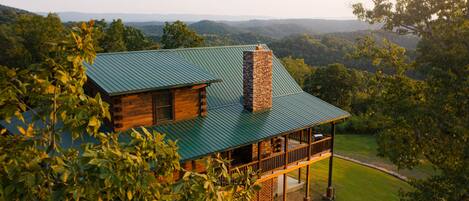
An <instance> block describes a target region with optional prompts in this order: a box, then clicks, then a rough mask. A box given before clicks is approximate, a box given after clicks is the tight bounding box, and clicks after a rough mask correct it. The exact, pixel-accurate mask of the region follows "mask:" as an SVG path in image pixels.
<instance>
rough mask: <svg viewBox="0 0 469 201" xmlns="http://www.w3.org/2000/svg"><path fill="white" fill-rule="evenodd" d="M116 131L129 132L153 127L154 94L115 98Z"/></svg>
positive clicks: (114, 117) (114, 116)
mask: <svg viewBox="0 0 469 201" xmlns="http://www.w3.org/2000/svg"><path fill="white" fill-rule="evenodd" d="M113 119H114V130H119V131H120V130H127V129H129V128H135V127H139V126H151V125H153V102H152V93H139V94H132V95H124V96H120V97H115V98H114V100H113Z"/></svg>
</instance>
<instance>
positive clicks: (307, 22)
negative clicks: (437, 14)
mask: <svg viewBox="0 0 469 201" xmlns="http://www.w3.org/2000/svg"><path fill="white" fill-rule="evenodd" d="M127 24H128V25H131V26H134V27H136V28H139V29H141V30H143V31H144V32H145V34H147V35H150V36H160V35H161V34H162V33H163V32H162V30H163V26H162V25H163V23H162V22H157V21H155V22H128V23H127ZM188 24H189V26H190V27H191V28H192V29H194V30H195V31H196V32H197V33H199V34H239V33H248V32H251V33H256V34H259V35H263V36H267V37H272V38H276V39H280V38H282V37H285V36H289V35H296V34H303V33H307V34H325V33H335V32H354V31H359V30H376V29H379V26H378V25H368V24H366V23H364V22H360V21H358V20H321V19H284V20H249V21H210V20H202V21H198V22H188Z"/></svg>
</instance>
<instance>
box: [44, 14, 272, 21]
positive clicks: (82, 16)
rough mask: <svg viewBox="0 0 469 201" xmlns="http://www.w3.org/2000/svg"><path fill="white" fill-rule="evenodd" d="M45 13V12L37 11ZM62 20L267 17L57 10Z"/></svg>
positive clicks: (263, 17)
mask: <svg viewBox="0 0 469 201" xmlns="http://www.w3.org/2000/svg"><path fill="white" fill-rule="evenodd" d="M38 14H40V15H47V13H38ZM57 14H58V15H59V17H60V19H62V21H64V22H70V21H88V20H90V19H104V20H106V21H112V20H113V19H122V21H124V22H152V21H159V22H165V21H176V20H181V21H185V22H195V21H200V20H237V21H240V20H249V19H269V18H270V17H265V16H254V15H252V16H230V15H196V14H153V13H152V14H139V13H82V12H58V13H57Z"/></svg>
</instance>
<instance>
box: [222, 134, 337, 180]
mask: <svg viewBox="0 0 469 201" xmlns="http://www.w3.org/2000/svg"><path fill="white" fill-rule="evenodd" d="M307 138H308V135H307V134H306V133H303V132H300V133H292V134H289V135H287V137H286V138H285V139H284V140H283V141H282V142H283V143H282V144H283V145H282V150H283V151H282V152H278V153H274V154H272V155H270V156H267V157H264V158H263V157H260V160H255V161H252V162H249V163H246V164H242V165H238V166H233V167H231V168H230V173H234V172H235V171H237V169H238V170H239V171H247V170H248V169H249V168H251V169H252V170H253V171H259V173H260V174H261V175H262V174H265V173H272V172H273V171H275V170H280V169H285V168H286V167H288V166H289V165H293V164H297V163H299V162H302V161H307V160H310V159H312V158H314V157H317V156H321V155H322V154H325V153H329V152H330V149H331V139H332V138H331V137H330V136H325V137H324V138H322V139H320V140H315V141H312V140H311V139H310V141H312V142H311V143H308V139H307ZM285 141H287V142H285ZM285 145H286V147H287V148H286V147H285ZM285 159H287V160H286V161H285ZM259 167H260V168H259Z"/></svg>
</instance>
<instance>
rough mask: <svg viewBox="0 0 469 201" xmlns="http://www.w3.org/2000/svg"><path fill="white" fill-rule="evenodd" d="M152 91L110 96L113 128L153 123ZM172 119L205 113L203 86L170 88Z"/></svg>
mask: <svg viewBox="0 0 469 201" xmlns="http://www.w3.org/2000/svg"><path fill="white" fill-rule="evenodd" d="M153 93H157V92H145V93H137V94H130V95H122V96H115V97H112V110H111V115H112V119H113V122H114V127H113V128H114V130H116V131H123V130H127V129H130V128H135V127H139V126H151V125H153V122H154V120H153V100H152V96H153ZM171 94H172V96H173V97H172V101H173V121H181V120H187V119H192V118H195V117H198V116H199V115H202V116H205V115H207V110H206V108H207V101H206V95H205V86H203V87H197V86H194V87H184V88H177V89H172V90H171Z"/></svg>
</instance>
